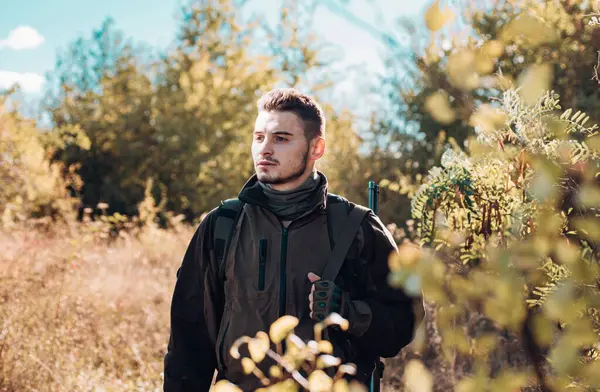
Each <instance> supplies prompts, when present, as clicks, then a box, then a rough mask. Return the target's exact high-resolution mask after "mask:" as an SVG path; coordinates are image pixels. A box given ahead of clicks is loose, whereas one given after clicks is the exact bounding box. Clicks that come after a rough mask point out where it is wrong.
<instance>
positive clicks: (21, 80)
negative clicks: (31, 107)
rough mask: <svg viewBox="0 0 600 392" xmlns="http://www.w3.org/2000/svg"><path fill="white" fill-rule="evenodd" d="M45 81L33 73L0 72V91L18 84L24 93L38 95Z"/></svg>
mask: <svg viewBox="0 0 600 392" xmlns="http://www.w3.org/2000/svg"><path fill="white" fill-rule="evenodd" d="M45 82H46V80H45V79H44V77H43V76H42V75H40V74H38V73H34V72H24V73H19V72H11V71H2V70H0V90H3V89H8V88H10V87H12V86H13V85H15V84H19V85H20V86H21V88H22V89H23V91H24V92H28V93H39V92H40V91H41V89H42V86H43V85H44V83H45Z"/></svg>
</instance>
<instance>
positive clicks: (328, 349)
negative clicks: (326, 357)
mask: <svg viewBox="0 0 600 392" xmlns="http://www.w3.org/2000/svg"><path fill="white" fill-rule="evenodd" d="M317 349H318V350H319V352H322V353H324V354H333V345H332V344H331V342H329V341H327V340H321V341H320V342H319V343H317Z"/></svg>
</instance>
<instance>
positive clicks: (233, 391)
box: [215, 380, 242, 392]
mask: <svg viewBox="0 0 600 392" xmlns="http://www.w3.org/2000/svg"><path fill="white" fill-rule="evenodd" d="M215 392H242V390H241V389H240V388H238V387H237V386H235V385H234V384H232V383H230V382H229V381H227V380H221V381H219V382H217V383H216V384H215Z"/></svg>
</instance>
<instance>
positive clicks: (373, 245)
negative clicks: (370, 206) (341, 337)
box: [350, 213, 423, 358]
mask: <svg viewBox="0 0 600 392" xmlns="http://www.w3.org/2000/svg"><path fill="white" fill-rule="evenodd" d="M362 227H363V233H364V245H363V247H362V250H361V259H362V258H364V259H365V260H366V261H367V271H368V273H367V274H366V279H367V282H366V286H367V289H366V293H365V294H366V295H365V297H364V298H363V299H362V300H355V301H352V305H351V306H352V308H353V309H352V313H353V314H354V317H353V318H354V319H356V320H357V321H358V322H357V326H356V327H354V328H353V327H352V326H351V328H350V333H351V334H353V335H354V340H355V342H356V344H357V345H358V347H359V348H360V351H361V352H362V353H365V354H366V355H370V356H374V357H384V358H391V357H394V356H396V355H397V354H398V353H399V352H400V350H401V349H402V348H403V347H405V346H406V345H408V344H409V343H410V342H411V341H412V339H413V338H414V332H415V327H416V326H417V325H418V324H419V323H420V322H421V320H422V316H423V310H422V309H423V303H422V299H421V298H412V297H409V296H408V295H407V294H406V293H405V292H404V291H403V290H402V289H400V288H394V287H391V286H390V285H389V284H388V276H389V274H390V269H389V264H388V257H389V256H390V255H391V253H392V252H397V251H398V248H397V246H396V243H395V241H394V239H393V237H392V235H391V234H390V232H389V231H388V229H387V228H386V227H385V226H384V225H383V223H382V222H381V220H380V219H379V218H378V217H377V216H376V215H374V214H372V213H370V214H369V215H368V216H367V217H366V218H365V222H364V223H363V226H362Z"/></svg>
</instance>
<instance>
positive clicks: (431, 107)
mask: <svg viewBox="0 0 600 392" xmlns="http://www.w3.org/2000/svg"><path fill="white" fill-rule="evenodd" d="M425 110H427V112H428V113H429V114H430V115H431V117H433V118H434V119H435V120H436V121H437V122H439V123H440V124H450V123H451V122H453V121H454V120H455V119H456V114H455V113H454V110H452V108H451V107H450V103H449V102H448V95H447V94H446V93H445V92H443V91H438V92H435V93H433V94H431V95H430V96H428V97H427V98H426V99H425Z"/></svg>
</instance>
